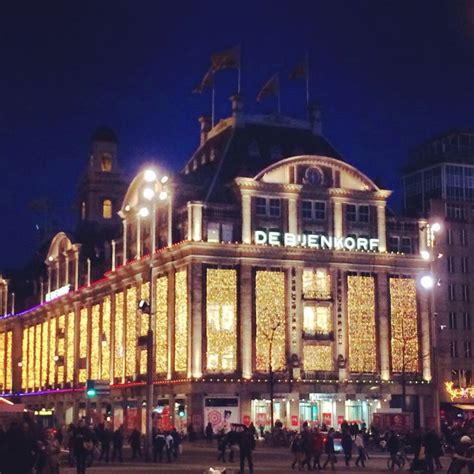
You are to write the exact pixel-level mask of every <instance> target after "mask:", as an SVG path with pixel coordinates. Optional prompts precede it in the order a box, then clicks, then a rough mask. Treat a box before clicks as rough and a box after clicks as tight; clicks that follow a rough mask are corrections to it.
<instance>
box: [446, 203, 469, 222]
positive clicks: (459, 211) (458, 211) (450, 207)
mask: <svg viewBox="0 0 474 474" xmlns="http://www.w3.org/2000/svg"><path fill="white" fill-rule="evenodd" d="M446 217H448V218H449V219H453V220H458V221H460V220H464V219H465V218H466V216H465V212H464V208H463V207H462V206H457V205H455V204H446Z"/></svg>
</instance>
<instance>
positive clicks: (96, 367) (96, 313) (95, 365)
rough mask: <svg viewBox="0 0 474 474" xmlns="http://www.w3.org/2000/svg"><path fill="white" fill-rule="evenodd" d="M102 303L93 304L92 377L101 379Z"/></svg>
mask: <svg viewBox="0 0 474 474" xmlns="http://www.w3.org/2000/svg"><path fill="white" fill-rule="evenodd" d="M99 354H100V304H95V305H93V306H92V324H91V352H90V378H91V379H92V380H98V379H99V373H100V359H99Z"/></svg>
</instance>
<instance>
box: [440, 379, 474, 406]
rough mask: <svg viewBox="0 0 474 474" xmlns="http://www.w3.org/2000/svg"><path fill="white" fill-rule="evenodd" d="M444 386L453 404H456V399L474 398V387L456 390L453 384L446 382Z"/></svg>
mask: <svg viewBox="0 0 474 474" xmlns="http://www.w3.org/2000/svg"><path fill="white" fill-rule="evenodd" d="M444 386H445V387H446V391H447V392H448V394H449V396H450V397H451V401H452V402H454V400H456V398H462V399H466V398H474V385H473V386H471V387H459V388H455V387H454V383H453V382H445V383H444Z"/></svg>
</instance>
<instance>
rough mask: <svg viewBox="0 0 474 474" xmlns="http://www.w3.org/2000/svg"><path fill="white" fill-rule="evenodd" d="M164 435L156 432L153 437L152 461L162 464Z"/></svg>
mask: <svg viewBox="0 0 474 474" xmlns="http://www.w3.org/2000/svg"><path fill="white" fill-rule="evenodd" d="M165 444H166V440H165V435H164V434H163V433H162V432H161V431H159V430H158V431H157V432H156V433H155V435H154V437H153V461H154V462H156V461H157V459H159V460H160V462H163V449H164V448H165Z"/></svg>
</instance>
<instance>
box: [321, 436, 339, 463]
mask: <svg viewBox="0 0 474 474" xmlns="http://www.w3.org/2000/svg"><path fill="white" fill-rule="evenodd" d="M324 453H325V454H326V456H327V458H326V461H325V462H324V464H323V469H326V466H327V465H328V464H331V469H332V470H333V471H334V464H335V463H336V462H337V459H336V450H335V449H334V429H333V428H330V429H329V432H328V435H327V438H326V441H325V443H324Z"/></svg>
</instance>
